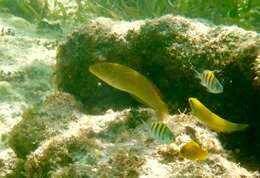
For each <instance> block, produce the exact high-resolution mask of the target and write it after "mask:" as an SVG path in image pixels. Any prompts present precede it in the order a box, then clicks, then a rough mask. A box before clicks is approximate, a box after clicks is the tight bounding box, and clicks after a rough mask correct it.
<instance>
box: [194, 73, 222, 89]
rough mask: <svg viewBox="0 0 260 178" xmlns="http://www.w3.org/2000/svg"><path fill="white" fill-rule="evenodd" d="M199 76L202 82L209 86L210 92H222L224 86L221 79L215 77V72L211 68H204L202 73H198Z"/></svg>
mask: <svg viewBox="0 0 260 178" xmlns="http://www.w3.org/2000/svg"><path fill="white" fill-rule="evenodd" d="M197 77H198V78H199V79H200V81H201V82H200V84H201V85H202V86H204V87H206V88H207V91H208V92H210V93H215V94H218V93H222V92H223V86H222V85H221V83H220V82H219V80H218V79H217V78H216V77H215V75H214V72H213V71H210V70H204V71H203V72H202V73H199V72H198V74H197Z"/></svg>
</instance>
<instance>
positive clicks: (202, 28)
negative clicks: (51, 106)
mask: <svg viewBox="0 0 260 178" xmlns="http://www.w3.org/2000/svg"><path fill="white" fill-rule="evenodd" d="M259 45H260V38H259V35H258V34H257V33H255V32H251V31H245V30H243V29H241V28H237V27H225V26H207V25H205V24H202V23H200V22H197V21H193V20H189V19H185V18H182V17H176V16H170V15H168V16H163V17H161V18H156V19H151V20H146V21H136V22H118V21H112V20H110V19H105V18H98V19H96V20H92V21H89V22H87V23H86V24H85V26H83V27H82V28H80V29H79V30H77V31H75V32H73V33H72V34H71V35H70V36H69V37H68V39H67V41H66V43H64V44H63V45H61V46H60V48H59V51H58V55H57V70H56V72H57V73H56V74H57V75H56V78H57V84H58V87H59V88H60V89H62V90H64V91H66V92H69V93H72V94H73V95H74V96H75V97H76V98H77V99H78V100H80V101H81V102H82V103H84V105H85V107H86V109H87V110H88V111H89V112H90V113H96V112H101V111H104V110H106V109H108V108H113V109H122V108H125V107H126V106H129V105H131V106H134V105H136V102H135V101H133V99H132V97H131V96H129V95H128V94H125V93H123V92H119V91H117V90H116V89H113V88H112V87H110V86H108V85H106V84H105V83H103V82H101V81H100V80H98V79H97V78H96V77H95V76H93V75H91V74H90V73H89V72H88V67H89V65H91V64H93V63H96V62H100V61H109V62H117V63H120V64H124V65H127V66H130V67H132V68H134V69H135V70H137V71H139V72H141V73H142V74H144V75H145V76H147V77H148V78H149V79H151V80H152V81H153V82H154V83H155V84H156V85H157V86H158V88H159V89H160V90H161V93H162V95H163V96H164V99H165V101H166V102H167V103H168V104H169V106H170V109H171V110H172V112H176V108H185V107H187V99H188V97H190V96H193V97H197V98H198V99H200V100H201V101H202V102H203V103H204V104H205V105H206V106H208V107H209V108H210V109H211V110H212V111H214V112H215V113H217V114H219V115H220V116H222V117H224V118H226V119H228V120H231V121H234V122H244V123H249V124H250V125H251V127H250V129H249V130H248V131H247V132H246V133H244V132H243V133H242V134H234V135H233V134H232V135H231V136H230V137H229V138H231V139H230V140H229V141H228V142H229V143H231V145H233V144H234V145H235V146H239V145H240V144H241V143H240V140H246V143H243V145H244V146H245V148H243V150H250V149H252V148H253V149H254V148H255V147H257V148H260V143H259V142H257V141H256V140H259V139H260V136H259V135H260V133H259V130H260V129H259V128H260V123H259V120H260V114H259V111H260V110H259V107H260V105H259V102H260V96H259V95H260V94H259V93H260V92H259V88H260V87H259V59H258V60H257V55H258V54H259ZM189 60H190V61H191V62H192V63H193V65H194V66H195V68H196V69H197V70H203V69H210V70H219V72H218V73H216V76H217V77H218V79H219V80H220V81H221V82H222V83H223V85H224V93H222V94H220V95H214V94H210V93H207V92H206V90H205V88H203V87H202V86H201V85H200V84H199V81H198V80H197V79H196V77H195V75H194V72H193V71H192V70H191V67H190V64H189V62H188V61H189ZM224 138H225V137H224ZM249 143H250V144H249ZM251 143H254V144H253V145H252V144H251ZM246 145H248V146H246ZM254 150H255V149H254ZM257 150H260V149H257ZM254 152H255V151H254ZM257 154H258V158H260V151H258V152H257Z"/></svg>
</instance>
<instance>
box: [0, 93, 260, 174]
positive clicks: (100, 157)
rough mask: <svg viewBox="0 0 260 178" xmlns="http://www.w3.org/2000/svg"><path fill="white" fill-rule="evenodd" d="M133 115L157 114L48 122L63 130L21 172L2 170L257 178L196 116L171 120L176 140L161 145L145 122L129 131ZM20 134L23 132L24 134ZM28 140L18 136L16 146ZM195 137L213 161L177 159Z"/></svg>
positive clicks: (117, 114) (137, 112)
mask: <svg viewBox="0 0 260 178" xmlns="http://www.w3.org/2000/svg"><path fill="white" fill-rule="evenodd" d="M60 95H62V94H60ZM62 96H64V94H63V95H62ZM66 96H67V95H66ZM60 98H62V97H53V96H52V99H53V102H50V101H49V102H46V103H45V105H44V106H45V113H47V114H50V113H53V112H54V111H56V113H57V114H58V113H60V112H62V111H64V105H61V106H62V107H60V108H57V107H53V103H59V102H60V101H61V99H60ZM54 101H56V102H54ZM69 102H72V103H73V101H72V100H66V103H69ZM66 106H68V105H66ZM67 108H70V111H71V112H72V113H75V112H78V109H77V107H75V106H74V105H73V104H72V105H71V106H69V107H67ZM63 113H66V112H63ZM133 113H134V115H135V116H136V117H139V118H144V119H145V117H148V119H149V120H147V122H148V123H149V122H153V121H154V120H155V119H156V117H155V113H154V112H152V111H151V110H150V109H140V110H124V111H122V112H113V111H112V110H110V111H109V112H107V113H106V114H104V115H101V116H100V115H99V116H87V115H84V114H81V115H78V119H76V120H70V122H67V123H66V124H67V127H68V128H67V129H63V130H62V129H61V128H62V127H63V126H64V120H62V119H57V120H54V119H50V120H49V123H51V122H53V125H56V126H58V125H59V124H60V125H61V126H60V127H54V126H52V129H53V130H56V133H57V134H54V135H53V136H50V137H45V138H44V140H43V141H42V142H41V143H39V144H38V145H37V148H36V149H34V150H32V152H30V153H28V154H27V156H26V157H25V158H23V159H20V160H21V161H20V164H18V165H19V166H17V169H16V167H15V166H14V168H12V169H11V168H10V167H3V171H5V172H7V171H9V173H10V174H13V175H15V173H18V170H20V172H21V171H22V173H23V176H25V177H28V178H38V177H42V178H47V177H51V178H56V177H133V178H137V177H145V176H146V177H158V176H159V175H160V174H161V173H162V175H163V177H165V178H170V177H214V176H219V177H243V176H244V177H252V178H253V177H257V176H259V174H258V172H252V171H248V170H246V169H245V168H242V167H240V166H239V164H238V163H236V162H235V161H234V160H233V156H232V154H233V153H232V152H230V151H226V150H224V149H223V147H222V145H221V143H220V141H219V140H218V137H217V134H216V133H214V132H212V131H210V130H209V129H207V128H206V127H204V126H202V125H201V124H199V123H198V121H197V120H196V119H195V118H194V117H193V116H191V115H186V114H176V115H173V116H170V118H168V119H167V120H166V121H165V123H166V124H167V125H168V126H169V128H170V129H172V131H173V132H174V133H175V135H176V142H173V143H171V144H169V145H159V144H158V142H157V141H156V140H153V139H151V136H150V134H149V132H148V131H147V130H146V129H145V128H146V127H145V126H144V125H143V124H141V123H139V124H138V125H136V124H134V125H135V127H129V125H128V124H129V123H132V121H131V120H132V119H133ZM43 119H44V118H42V120H43ZM146 119H147V118H146ZM21 122H24V121H21ZM58 123H59V124H58ZM131 125H132V124H131ZM37 127H38V126H37V125H35V126H34V128H37ZM24 128H27V127H24ZM38 128H40V127H38ZM14 129H16V128H14ZM21 130H22V129H21V128H20V132H21ZM35 130H36V129H35ZM191 130H192V131H191ZM28 132H30V130H28ZM58 132H59V133H58ZM21 133H22V132H21ZM23 133H25V131H23ZM41 134H42V135H49V130H48V129H43V130H42V131H41ZM33 136H34V137H35V138H34V137H31V138H29V139H28V140H27V142H33V141H34V140H36V138H39V137H38V134H34V135H33ZM24 139H25V138H22V139H20V140H19V138H18V139H17V142H21V141H24ZM191 139H194V140H196V141H197V142H198V143H199V144H201V145H202V146H203V147H204V148H205V149H208V150H209V152H210V154H209V158H208V159H207V160H206V161H190V160H186V159H183V158H181V157H179V156H178V152H179V149H180V147H181V146H182V145H183V144H185V143H187V142H189V141H190V140H191ZM15 159H17V158H16V157H15V156H14V158H13V160H15ZM0 160H1V157H0ZM21 168H24V169H21ZM0 169H1V168H0ZM16 175H18V174H16ZM23 176H20V177H23Z"/></svg>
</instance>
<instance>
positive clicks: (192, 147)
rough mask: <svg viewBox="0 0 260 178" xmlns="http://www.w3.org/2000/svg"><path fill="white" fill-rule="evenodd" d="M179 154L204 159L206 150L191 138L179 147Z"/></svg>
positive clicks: (192, 158)
mask: <svg viewBox="0 0 260 178" xmlns="http://www.w3.org/2000/svg"><path fill="white" fill-rule="evenodd" d="M179 155H180V156H181V157H183V158H186V159H190V160H205V159H207V158H208V151H207V150H206V149H202V148H201V146H200V145H199V144H198V143H196V142H195V141H193V140H192V141H190V142H188V143H186V144H185V145H183V146H182V147H181V149H180V154H179Z"/></svg>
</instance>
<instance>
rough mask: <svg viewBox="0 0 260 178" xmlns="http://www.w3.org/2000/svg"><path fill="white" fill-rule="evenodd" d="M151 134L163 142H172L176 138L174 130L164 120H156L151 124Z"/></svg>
mask: <svg viewBox="0 0 260 178" xmlns="http://www.w3.org/2000/svg"><path fill="white" fill-rule="evenodd" d="M150 134H151V136H152V137H153V138H154V139H156V140H158V141H159V142H160V143H163V144H170V143H172V142H173V141H174V140H175V136H174V134H173V133H172V131H171V130H170V129H169V128H168V127H167V126H166V125H165V124H164V123H162V122H154V123H152V124H151V126H150Z"/></svg>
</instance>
